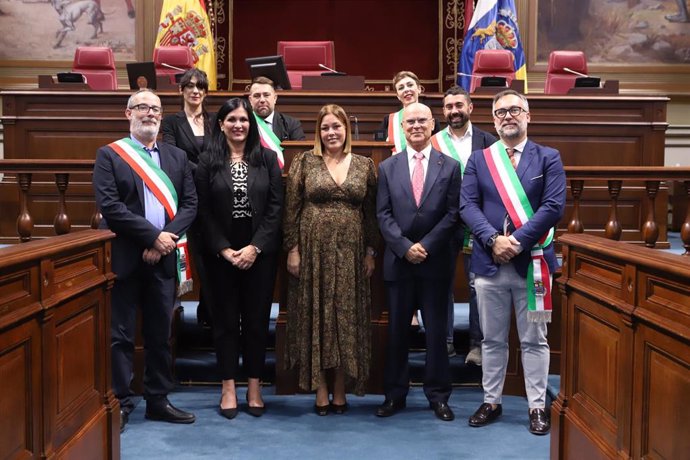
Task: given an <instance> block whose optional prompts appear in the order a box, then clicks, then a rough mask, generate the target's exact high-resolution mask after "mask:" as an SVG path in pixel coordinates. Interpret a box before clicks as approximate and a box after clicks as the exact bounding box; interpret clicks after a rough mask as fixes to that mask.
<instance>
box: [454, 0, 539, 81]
mask: <svg viewBox="0 0 690 460" xmlns="http://www.w3.org/2000/svg"><path fill="white" fill-rule="evenodd" d="M482 49H493V50H495V49H506V50H508V51H511V52H512V53H513V54H514V55H515V78H517V79H518V80H524V81H525V92H527V65H526V63H525V52H524V50H523V48H522V42H521V41H520V32H519V31H518V25H517V11H516V9H515V1H514V0H479V1H478V2H477V6H476V7H475V9H474V14H473V15H472V21H471V22H470V25H469V27H468V28H467V33H466V34H465V41H464V43H463V45H462V54H461V55H460V62H459V63H458V72H460V73H463V74H466V75H472V65H473V64H474V53H476V52H477V50H482ZM470 78H471V77H469V76H467V77H466V76H462V75H458V85H460V86H462V87H463V88H465V89H466V90H467V91H469V90H470V83H471V79H470Z"/></svg>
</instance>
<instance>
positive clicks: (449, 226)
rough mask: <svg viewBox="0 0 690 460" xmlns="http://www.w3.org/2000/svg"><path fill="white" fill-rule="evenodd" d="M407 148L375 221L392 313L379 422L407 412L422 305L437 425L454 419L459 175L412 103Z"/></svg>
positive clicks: (381, 189)
mask: <svg viewBox="0 0 690 460" xmlns="http://www.w3.org/2000/svg"><path fill="white" fill-rule="evenodd" d="M402 126H403V129H404V130H405V138H406V141H407V148H406V149H405V150H403V151H402V152H400V153H399V154H397V155H395V156H392V157H390V158H388V159H387V160H385V161H383V162H382V163H381V164H380V165H379V174H378V180H379V183H378V194H377V197H376V207H377V217H378V222H379V228H380V229H381V234H382V235H383V239H384V240H385V242H386V250H385V253H384V258H383V276H384V281H385V282H386V290H387V293H388V306H389V319H388V321H389V323H388V346H387V358H386V367H385V374H384V375H385V377H384V378H385V394H386V399H385V401H384V402H383V404H382V405H381V406H379V407H378V409H377V411H376V415H377V416H379V417H388V416H391V415H393V414H395V413H396V412H397V411H398V410H400V409H402V408H404V407H405V404H406V403H405V400H406V398H407V393H408V391H409V365H408V353H409V334H408V330H409V324H410V318H411V317H412V313H413V311H414V310H415V309H416V308H418V307H419V306H420V305H421V310H422V318H423V320H424V324H425V327H426V349H427V351H426V369H425V375H424V394H425V395H426V397H427V399H428V400H429V405H430V407H431V408H432V409H433V411H434V413H435V414H436V416H437V417H438V418H440V419H441V420H444V421H450V420H453V419H454V417H455V416H454V414H453V411H452V410H451V409H450V406H448V398H449V397H450V393H451V381H450V372H449V369H448V353H447V350H446V326H447V319H446V316H447V301H448V288H449V285H450V282H451V278H450V275H451V273H452V266H453V263H454V260H453V258H452V254H451V251H450V244H451V238H452V237H453V234H454V232H455V231H456V228H457V225H458V201H457V200H458V198H459V193H460V182H461V177H460V168H459V167H458V163H457V162H456V161H455V160H453V159H452V158H450V157H448V156H446V155H443V154H442V153H441V152H439V151H437V150H436V149H434V148H432V146H431V143H430V139H431V130H432V128H433V126H434V119H433V116H432V115H431V110H430V109H429V107H427V106H425V105H423V104H420V103H413V104H410V105H408V106H407V107H405V109H404V111H403V116H402Z"/></svg>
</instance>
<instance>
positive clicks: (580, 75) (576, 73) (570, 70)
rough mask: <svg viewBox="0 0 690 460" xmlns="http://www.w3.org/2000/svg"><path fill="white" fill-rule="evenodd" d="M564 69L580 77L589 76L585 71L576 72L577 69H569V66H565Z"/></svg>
mask: <svg viewBox="0 0 690 460" xmlns="http://www.w3.org/2000/svg"><path fill="white" fill-rule="evenodd" d="M563 70H565V71H566V72H568V73H572V74H574V75H577V76H578V77H585V78H589V75H587V74H584V73H580V72H576V71H575V70H573V69H569V68H567V67H563Z"/></svg>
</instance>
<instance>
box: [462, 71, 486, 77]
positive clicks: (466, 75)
mask: <svg viewBox="0 0 690 460" xmlns="http://www.w3.org/2000/svg"><path fill="white" fill-rule="evenodd" d="M458 75H460V76H461V77H470V78H482V77H480V76H479V75H472V74H469V73H462V72H458Z"/></svg>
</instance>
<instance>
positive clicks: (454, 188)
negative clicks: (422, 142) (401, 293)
mask: <svg viewBox="0 0 690 460" xmlns="http://www.w3.org/2000/svg"><path fill="white" fill-rule="evenodd" d="M378 180H379V184H378V193H377V196H376V215H377V217H378V221H379V228H380V230H381V234H382V235H383V239H384V240H385V241H386V250H385V252H384V256H383V276H384V279H385V280H386V281H396V280H399V279H403V278H409V277H411V276H419V277H424V278H442V277H448V276H450V274H451V273H452V271H451V270H452V267H453V266H454V265H455V260H454V258H453V256H452V254H451V252H452V251H450V248H449V246H450V240H451V237H452V235H453V232H455V229H456V226H457V225H458V200H459V194H460V184H461V177H460V168H459V167H458V162H457V161H455V160H454V159H452V158H450V157H448V156H446V155H444V154H442V153H441V152H439V151H438V150H435V149H433V148H432V149H431V154H430V156H429V164H428V171H427V174H426V179H425V180H424V190H423V192H422V200H421V204H420V206H419V208H417V204H416V203H415V201H414V195H413V194H412V182H411V180H410V168H409V165H408V160H407V151H406V150H404V151H402V152H400V153H399V154H397V155H394V156H392V157H390V158H388V159H386V160H385V161H383V162H381V163H380V164H379V174H378ZM417 242H419V243H421V244H422V246H424V248H425V249H426V251H427V252H428V254H429V255H428V256H427V258H426V260H425V261H424V262H422V263H421V264H417V265H414V264H411V263H409V262H408V261H407V259H405V254H406V253H407V251H408V250H409V249H410V247H412V245H413V244H414V243H417Z"/></svg>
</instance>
